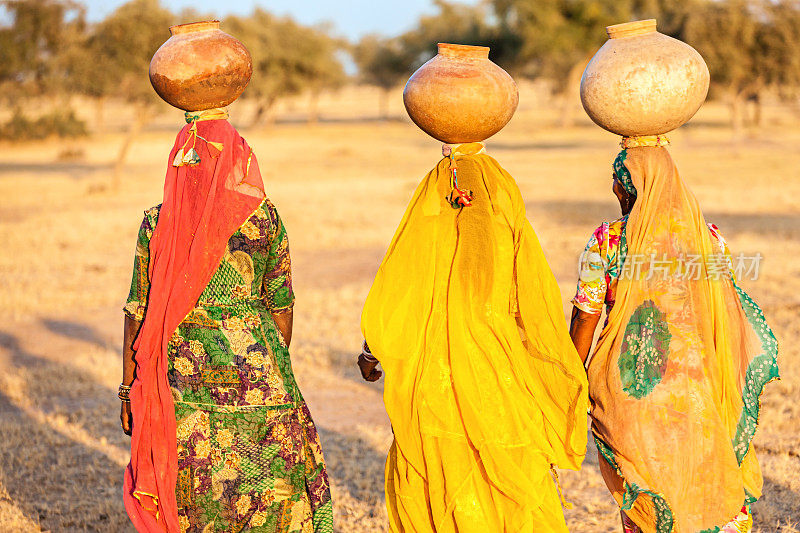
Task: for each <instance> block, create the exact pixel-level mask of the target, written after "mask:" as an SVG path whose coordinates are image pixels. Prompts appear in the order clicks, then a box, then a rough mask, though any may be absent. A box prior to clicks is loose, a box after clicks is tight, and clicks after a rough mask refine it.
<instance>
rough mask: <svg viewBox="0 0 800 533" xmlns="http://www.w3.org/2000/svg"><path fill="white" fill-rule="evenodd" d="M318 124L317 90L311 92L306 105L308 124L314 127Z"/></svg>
mask: <svg viewBox="0 0 800 533" xmlns="http://www.w3.org/2000/svg"><path fill="white" fill-rule="evenodd" d="M318 122H319V90H316V89H314V90H312V91H311V99H310V101H309V104H308V124H309V125H314V124H316V123H318Z"/></svg>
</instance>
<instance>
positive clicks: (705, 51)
mask: <svg viewBox="0 0 800 533" xmlns="http://www.w3.org/2000/svg"><path fill="white" fill-rule="evenodd" d="M435 4H436V7H437V8H438V14H436V15H433V16H426V17H422V18H421V19H420V21H419V23H418V25H417V27H416V28H414V29H412V30H410V31H408V32H406V33H404V34H402V35H398V36H394V37H380V36H376V35H370V36H367V37H364V38H363V39H362V40H361V41H360V42H359V43H357V44H356V45H355V46H354V49H353V50H354V52H353V57H354V59H355V61H356V64H357V65H358V67H359V76H360V79H361V80H362V81H363V82H365V83H370V84H373V85H376V86H377V87H380V88H381V89H383V90H384V91H389V90H391V89H392V88H394V87H396V86H398V85H399V84H401V83H403V82H404V81H405V80H406V79H407V77H408V76H409V75H410V74H411V73H412V72H414V70H416V69H417V68H418V67H419V66H420V65H421V64H422V63H424V62H425V61H427V60H428V59H429V58H430V57H432V56H433V55H434V54H435V53H436V43H437V42H457V43H461V44H473V45H482V46H489V47H491V49H492V50H491V53H490V57H491V58H492V60H493V61H495V62H496V63H498V64H499V65H500V66H502V67H503V68H505V69H506V70H508V71H509V72H510V73H511V74H512V75H514V76H515V77H517V78H527V79H537V80H545V81H547V82H548V85H549V87H550V88H551V91H552V94H553V96H554V97H555V98H557V99H560V100H561V102H562V103H563V104H564V110H563V112H562V114H561V116H562V117H563V120H564V121H565V122H568V121H569V120H570V112H569V110H570V109H571V108H574V102H575V101H576V99H577V92H578V87H579V84H580V77H581V74H582V73H583V69H584V68H585V66H586V64H587V63H588V61H589V60H590V59H591V57H592V55H593V54H594V53H595V52H596V51H597V49H598V48H599V47H600V46H602V44H603V43H604V42H605V41H606V39H607V36H606V33H605V28H606V26H610V25H612V24H619V23H621V22H627V21H631V20H639V19H647V18H656V19H658V29H659V31H660V32H661V33H665V34H667V35H670V36H672V37H675V38H677V39H680V40H682V41H685V42H687V43H689V44H691V45H692V46H694V47H695V48H696V49H697V50H698V51H699V52H700V54H701V55H702V56H703V57H704V58H705V60H706V62H707V63H708V68H709V71H710V73H711V90H710V92H711V97H712V98H719V99H722V100H724V101H725V102H726V103H727V105H728V106H729V109H730V113H731V123H732V126H733V127H734V128H735V129H736V130H739V129H741V127H742V126H743V124H744V122H745V120H746V117H745V116H744V108H745V104H746V103H747V102H751V103H753V107H754V109H755V111H754V113H753V115H752V116H751V117H750V118H749V121H750V122H751V123H752V124H754V125H758V123H759V121H760V103H761V100H762V97H763V95H764V94H765V93H766V92H771V93H774V94H777V95H778V96H780V97H781V98H783V99H785V100H792V101H796V99H797V98H798V89H800V0H681V1H680V2H676V1H672V0H483V1H481V2H480V3H479V4H477V5H463V4H457V3H451V2H447V1H445V0H435Z"/></svg>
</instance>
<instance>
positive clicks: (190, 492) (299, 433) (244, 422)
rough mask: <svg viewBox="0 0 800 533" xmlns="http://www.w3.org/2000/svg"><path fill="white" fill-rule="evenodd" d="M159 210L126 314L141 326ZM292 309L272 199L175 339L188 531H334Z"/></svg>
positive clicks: (182, 503)
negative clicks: (292, 338) (283, 322)
mask: <svg viewBox="0 0 800 533" xmlns="http://www.w3.org/2000/svg"><path fill="white" fill-rule="evenodd" d="M158 213H159V207H154V208H152V209H150V210H148V211H147V212H146V213H145V218H144V220H143V222H142V226H141V228H140V231H139V237H138V241H137V246H136V257H135V260H134V273H133V280H132V282H131V290H130V294H129V297H128V301H127V303H126V305H125V312H126V313H127V314H128V316H130V317H132V318H135V319H138V320H141V319H142V318H143V317H144V313H145V310H146V308H147V294H148V290H149V283H148V278H147V267H148V260H149V241H150V237H151V236H152V234H153V230H154V229H155V227H156V223H157V221H158ZM293 303H294V294H293V292H292V282H291V264H290V259H289V246H288V239H287V236H286V230H285V229H284V227H283V224H282V222H281V220H280V218H279V216H278V212H277V210H276V209H275V207H274V206H273V205H272V203H271V202H270V201H269V200H265V201H264V202H263V203H262V205H261V206H260V207H259V209H258V210H256V212H255V213H254V214H253V215H252V216H251V217H250V218H249V219H248V221H247V222H245V224H244V225H243V226H242V227H241V228H240V229H239V231H237V232H236V233H235V234H234V235H233V236H231V238H230V240H229V241H228V249H227V251H226V252H225V255H224V257H223V258H222V261H221V262H220V265H219V267H218V269H217V271H216V272H215V273H214V276H213V277H212V279H211V281H210V282H209V284H208V286H207V287H206V289H205V290H204V291H203V293H202V295H201V296H200V300H199V301H198V303H197V306H196V307H195V308H194V309H193V310H192V312H191V313H189V315H188V316H187V317H186V318H185V319H184V320H183V322H182V323H181V325H180V326H179V327H178V328H177V330H176V331H175V333H174V335H173V336H172V338H171V340H170V344H169V349H170V352H169V353H170V359H169V370H168V378H169V383H170V386H171V388H172V393H173V398H174V400H175V416H176V420H177V438H178V469H179V471H178V482H177V487H176V496H177V500H178V507H179V511H178V514H179V520H180V525H181V529H182V531H187V532H201V531H236V532H239V531H253V532H264V533H307V532H308V533H328V532H332V531H333V512H332V507H331V497H330V486H329V483H328V477H327V473H326V469H325V463H324V460H323V457H322V450H321V447H320V443H319V438H318V435H317V431H316V428H315V426H314V423H313V421H312V420H311V416H310V414H309V411H308V408H307V406H306V404H305V401H304V400H303V397H302V396H301V394H300V391H299V389H298V387H297V383H296V382H295V379H294V374H293V372H292V367H291V362H290V360H289V352H288V349H287V348H286V344H285V343H284V341H283V338H282V336H281V333H280V331H279V330H278V329H277V327H276V326H275V322H274V321H273V319H272V315H271V312H272V311H277V310H282V309H286V308H289V307H291V306H292V305H293Z"/></svg>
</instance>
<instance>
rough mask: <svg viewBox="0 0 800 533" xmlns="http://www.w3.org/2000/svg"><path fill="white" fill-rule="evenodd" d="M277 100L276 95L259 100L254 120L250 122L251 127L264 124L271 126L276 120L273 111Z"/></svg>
mask: <svg viewBox="0 0 800 533" xmlns="http://www.w3.org/2000/svg"><path fill="white" fill-rule="evenodd" d="M276 100H277V98H276V97H275V96H268V97H266V98H264V99H263V100H259V101H258V106H257V107H256V114H255V116H254V117H253V121H252V122H251V123H250V127H251V128H256V127H258V126H261V125H262V124H263V125H265V126H269V125H271V124H272V123H273V122H274V121H275V116H274V114H273V113H272V111H273V108H274V106H275V101H276Z"/></svg>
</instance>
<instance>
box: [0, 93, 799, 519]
mask: <svg viewBox="0 0 800 533" xmlns="http://www.w3.org/2000/svg"><path fill="white" fill-rule="evenodd" d="M532 94H533V93H532V92H530V91H529V92H523V95H522V96H523V98H522V102H523V104H522V107H521V108H520V110H519V112H518V114H517V116H516V118H515V119H514V121H513V122H512V123H511V124H510V125H509V127H508V128H507V129H506V130H504V131H503V132H502V133H501V134H500V135H498V136H497V137H496V138H495V139H493V140H492V141H491V143H490V144H489V150H490V151H491V153H492V154H493V155H495V156H496V157H497V158H498V159H499V160H500V161H501V162H502V163H503V165H504V166H505V167H506V168H507V169H508V170H509V171H510V172H511V173H512V174H513V175H514V176H515V177H516V178H517V180H518V182H519V184H520V187H521V189H522V192H523V195H524V196H525V198H526V200H527V201H528V207H529V209H528V215H529V218H530V219H531V221H532V222H533V224H534V226H535V228H536V231H537V232H538V235H539V237H540V239H541V241H542V244H543V246H544V248H545V251H546V253H547V255H548V258H549V260H550V262H551V266H552V268H553V270H554V271H555V273H556V275H557V277H558V279H559V282H560V283H561V288H562V295H563V299H564V303H565V311H566V305H567V304H566V302H567V301H568V300H569V298H570V297H571V292H572V290H573V284H574V278H575V261H576V256H577V254H578V252H579V251H580V250H581V249H582V247H583V245H584V243H585V241H586V239H587V237H588V235H589V233H590V232H591V231H592V230H593V229H594V228H595V227H596V226H597V224H599V223H600V222H601V221H602V220H608V219H612V218H615V217H616V211H617V208H616V207H615V203H614V200H613V197H612V196H611V193H610V190H609V189H610V180H609V172H610V163H611V160H612V158H613V156H614V155H615V153H616V145H615V142H616V139H615V138H614V137H613V136H612V135H610V134H607V133H604V132H602V131H600V130H599V129H597V128H596V127H592V126H591V125H589V124H588V123H587V122H586V121H585V120H584V121H582V122H580V123H579V124H578V125H577V126H575V127H574V128H569V129H554V128H553V127H552V125H553V124H554V123H556V122H557V117H556V115H555V113H554V112H553V111H550V110H547V109H545V108H543V107H538V106H536V105H535V98H533V97H532ZM374 96H375V95H374V93H372V92H370V91H363V90H359V91H345V92H343V93H341V94H340V95H336V96H331V97H328V98H326V100H325V101H323V102H322V109H323V117H328V119H336V120H335V121H334V120H329V121H327V122H322V123H320V124H319V125H317V126H313V127H310V126H306V125H305V124H302V123H293V122H292V121H291V120H288V119H294V118H296V117H298V116H299V113H300V112H301V111H302V105H303V102H302V101H298V102H293V103H292V102H290V103H288V104H287V105H285V106H284V108H283V109H282V111H281V112H282V115H281V116H282V117H283V118H284V119H287V120H286V121H284V123H281V124H279V125H277V126H276V127H274V128H272V129H270V130H266V131H246V130H245V131H244V134H245V135H246V137H247V138H248V141H249V142H250V144H251V145H252V146H253V147H254V149H255V150H256V152H257V154H258V155H259V160H260V163H261V168H262V169H263V171H264V174H265V180H266V182H267V187H268V191H269V195H270V196H271V197H272V198H273V200H274V201H275V203H276V204H277V205H278V207H279V209H280V211H281V214H282V216H283V218H284V221H285V223H286V225H287V228H288V230H289V234H290V237H291V241H292V252H293V259H294V269H295V289H296V292H297V296H298V302H297V309H296V323H297V324H296V333H295V341H294V345H293V358H294V361H295V371H296V373H297V375H298V379H299V380H300V382H301V385H302V386H303V388H304V390H305V391H306V395H307V399H308V401H309V403H310V405H311V408H312V412H313V413H314V416H315V419H316V421H317V423H318V425H319V426H320V429H321V432H322V438H323V446H324V448H325V452H326V455H327V460H328V464H329V467H330V473H331V477H332V480H333V484H334V497H335V503H336V509H337V510H336V513H337V518H338V528H339V530H340V531H343V532H377V531H384V530H385V527H386V526H385V511H384V508H383V496H382V468H383V459H384V457H385V454H386V450H387V447H388V444H389V442H390V439H391V433H390V429H389V424H388V421H387V419H386V416H385V414H384V411H383V406H382V401H381V393H380V388H379V386H374V385H368V384H365V383H363V382H360V381H359V380H358V377H357V374H356V372H355V369H354V367H353V365H352V361H353V353H354V351H355V350H357V348H358V346H359V343H360V335H359V325H358V324H359V316H360V309H361V304H362V302H363V300H364V297H365V295H366V292H367V290H368V288H369V285H370V282H371V280H372V277H373V275H374V272H375V270H376V268H377V263H378V262H379V260H380V258H381V256H382V254H383V251H384V249H385V246H386V245H387V243H388V242H389V239H390V238H391V235H392V232H393V230H394V228H395V227H396V225H397V222H398V221H399V220H400V217H401V215H402V212H403V210H404V208H405V205H406V202H407V201H408V199H409V197H410V194H411V192H412V190H413V188H414V187H415V185H416V183H417V182H418V181H419V179H421V177H422V176H423V175H424V174H425V173H426V172H427V170H428V169H429V168H430V167H431V166H433V165H434V164H435V162H436V161H437V159H438V157H439V154H438V152H439V147H438V145H437V143H435V142H434V141H432V140H431V139H428V138H427V137H426V136H425V135H423V134H422V133H421V132H419V131H418V130H417V129H416V128H415V127H413V126H412V125H410V124H409V123H408V122H406V121H392V122H388V123H378V122H371V121H365V120H356V119H354V120H350V119H349V117H362V116H365V115H368V114H371V113H373V110H375V109H376V107H377V105H376V103H375V100H374ZM397 102H398V101H397V100H395V109H394V112H395V113H396V114H397V115H398V116H399V114H400V112H401V109H400V106H399V105H397ZM237 111H239V110H238V109H236V108H235V107H234V109H233V110H232V112H233V115H234V117H236V116H237ZM242 114H243V113H242ZM180 118H181V117H180V115H179V114H178V113H177V112H174V111H173V112H171V113H170V114H167V115H164V116H160V117H159V118H158V120H157V121H156V122H154V124H153V125H152V126H151V128H150V130H149V131H148V132H147V133H146V134H145V135H143V136H142V138H141V139H139V141H138V142H137V143H136V144H135V145H134V147H133V150H132V153H131V157H130V159H129V163H128V165H127V167H126V179H125V181H124V183H123V185H122V188H121V190H119V191H116V192H112V191H107V190H106V191H104V190H103V187H104V186H105V185H106V184H107V183H108V181H109V172H110V167H111V164H112V157H113V155H114V153H115V151H116V147H117V145H118V143H119V142H120V140H121V134H119V133H117V132H114V131H113V124H112V132H111V133H110V134H109V135H107V136H105V137H102V138H95V139H92V140H89V141H83V142H80V143H78V145H77V146H76V145H75V144H71V145H69V146H66V145H61V144H58V143H41V144H36V145H24V146H7V147H5V149H4V150H2V152H1V153H0V198H2V200H0V242H2V250H3V251H2V254H0V318H2V322H0V532H5V531H38V530H39V529H42V530H51V531H74V530H99V531H128V530H130V527H129V525H128V521H127V518H126V516H125V514H124V510H123V507H122V503H121V494H120V484H121V479H122V468H123V466H124V465H125V464H126V462H127V459H126V457H127V449H126V447H127V445H128V440H127V438H126V437H124V436H123V435H122V433H121V431H120V430H119V426H118V422H117V413H118V411H117V410H118V407H119V404H118V402H117V400H116V398H115V395H114V391H115V388H116V385H117V383H118V380H119V373H120V364H119V355H118V353H119V349H118V346H119V344H120V340H121V331H120V330H121V314H120V311H119V307H120V305H121V302H122V299H123V298H124V295H125V293H126V291H127V286H128V280H129V276H130V267H131V259H132V252H133V242H134V236H135V231H136V229H137V227H138V224H139V221H140V220H141V211H142V210H143V209H145V208H147V207H149V206H150V205H153V204H155V203H158V202H159V201H160V195H161V186H162V179H163V175H164V164H165V163H166V154H167V150H168V149H169V147H170V146H171V143H172V140H173V136H174V133H175V131H176V130H177V128H178V127H179V126H180V123H179V121H180ZM724 118H725V117H724V114H723V112H722V109H721V108H717V107H715V106H713V105H711V106H708V107H707V108H705V109H704V110H703V111H702V112H701V113H700V115H698V117H697V118H696V119H695V121H694V122H693V125H692V126H690V127H687V128H684V129H683V130H682V131H679V132H678V133H676V134H675V135H674V138H673V149H672V153H673V155H674V157H675V158H676V160H677V162H678V164H679V167H680V168H681V171H682V173H683V175H684V177H685V178H686V179H687V180H688V181H689V183H690V184H691V185H692V187H693V189H694V191H695V192H696V194H697V195H698V197H699V198H700V201H701V204H702V205H703V206H704V209H705V212H706V214H707V217H708V218H709V220H711V221H714V222H716V223H717V224H718V225H720V226H721V228H722V230H723V232H725V233H726V235H727V237H728V238H729V241H730V243H731V246H732V247H733V249H734V250H736V251H744V252H756V251H760V252H761V253H763V254H764V256H765V257H766V260H765V263H764V265H763V272H762V276H761V278H760V279H759V280H758V281H755V282H747V283H746V284H745V286H746V287H745V288H746V289H747V290H748V291H749V292H750V293H751V294H752V295H753V296H754V297H755V298H756V300H757V301H759V303H761V304H762V306H763V307H764V310H765V312H766V314H767V317H768V319H769V320H770V321H771V323H772V324H773V326H774V328H775V330H776V333H777V334H778V336H779V339H780V340H781V341H782V347H783V351H782V360H781V364H782V372H783V376H784V379H783V381H781V382H778V383H776V384H773V385H771V386H770V387H769V388H768V390H767V393H766V395H765V396H764V400H763V406H764V411H763V412H764V415H763V422H762V426H761V429H760V431H759V433H758V437H757V441H756V442H757V445H758V446H759V448H760V458H761V463H762V466H763V470H764V478H765V495H764V497H763V499H762V500H761V501H760V502H759V503H758V504H757V505H756V506H755V507H754V512H755V515H756V521H757V524H758V527H760V531H762V532H765V533H766V532H776V531H781V532H797V531H798V527H800V526H799V525H798V524H799V523H800V442H798V432H800V403H798V401H797V399H798V397H800V377H799V371H800V350H799V349H798V347H797V343H796V340H797V338H798V334H800V316H798V310H800V263H798V260H797V258H798V257H800V238H799V237H800V181H798V180H794V179H793V178H794V177H795V174H796V169H797V168H798V163H800V154H798V149H797V148H796V147H797V146H798V142H799V141H800V128H797V127H796V126H793V125H792V121H793V120H794V119H796V117H793V116H792V115H791V114H790V113H789V112H787V111H786V110H781V109H768V110H767V119H768V123H769V126H768V127H766V128H765V129H764V130H762V131H761V132H759V133H758V134H754V135H753V136H752V138H749V139H747V140H746V141H740V142H731V138H730V132H729V131H728V130H727V129H726V128H725V127H724V124H723V121H724ZM65 148H69V149H71V150H73V151H75V149H78V150H79V151H82V152H83V153H84V157H83V159H80V160H78V161H69V162H63V161H58V160H57V159H58V154H59V153H60V152H63V151H64V149H65ZM563 484H564V488H565V492H566V496H567V498H568V499H569V500H571V501H572V502H573V503H574V508H573V509H572V510H569V511H567V518H568V521H569V525H570V528H571V530H572V531H575V532H587V533H588V532H592V533H597V532H606V531H607V532H612V531H618V527H617V523H618V519H617V513H616V510H615V505H614V504H613V501H612V500H611V498H610V496H609V494H608V492H607V491H606V489H605V486H604V484H603V482H602V479H601V477H600V475H599V472H598V470H597V458H596V456H595V454H594V453H593V452H590V453H589V456H588V458H587V461H586V463H585V466H584V468H583V470H582V471H581V472H578V473H574V472H565V473H564V475H563Z"/></svg>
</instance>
